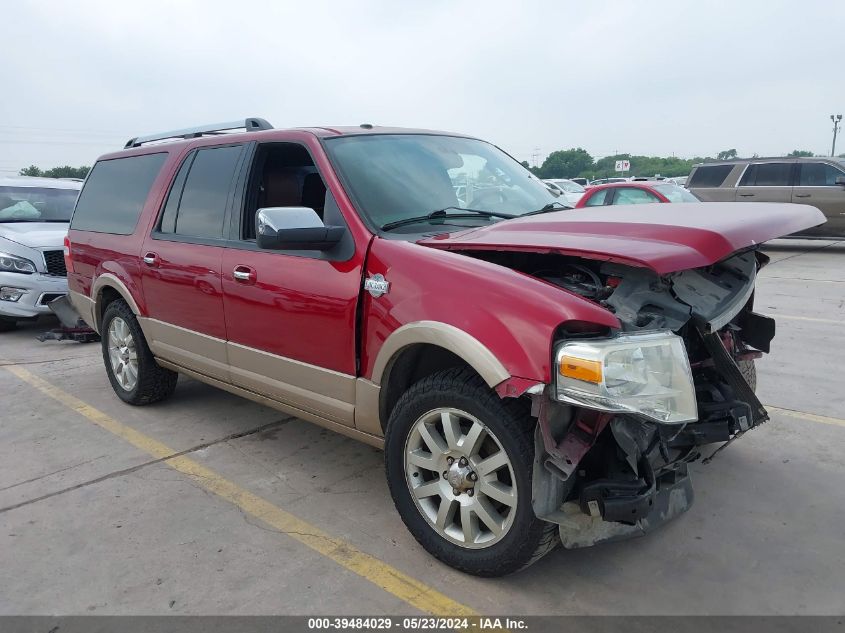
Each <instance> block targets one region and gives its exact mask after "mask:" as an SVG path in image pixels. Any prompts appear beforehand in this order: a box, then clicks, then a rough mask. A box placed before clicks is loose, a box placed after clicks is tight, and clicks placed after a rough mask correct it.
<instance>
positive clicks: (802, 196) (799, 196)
mask: <svg viewBox="0 0 845 633" xmlns="http://www.w3.org/2000/svg"><path fill="white" fill-rule="evenodd" d="M795 197H796V198H809V197H810V194H809V193H796V194H795Z"/></svg>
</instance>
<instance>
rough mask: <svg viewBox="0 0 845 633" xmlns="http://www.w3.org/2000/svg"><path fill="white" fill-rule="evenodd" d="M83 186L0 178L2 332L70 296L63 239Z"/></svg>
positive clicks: (46, 179)
mask: <svg viewBox="0 0 845 633" xmlns="http://www.w3.org/2000/svg"><path fill="white" fill-rule="evenodd" d="M81 188H82V183H81V182H79V181H75V180H61V179H57V178H33V177H28V176H20V177H14V178H0V332H2V331H5V330H11V329H12V328H14V327H15V324H16V323H17V322H18V321H24V320H30V319H33V318H36V317H38V316H39V315H41V314H47V313H49V312H50V308H49V307H48V305H47V304H48V303H49V302H50V301H52V300H53V299H57V298H58V297H61V296H63V295H65V294H67V271H66V269H65V261H64V238H65V235H67V229H68V222H69V221H70V216H71V214H72V212H73V206H74V204H75V203H76V198H77V196H78V195H79V190H80V189H81Z"/></svg>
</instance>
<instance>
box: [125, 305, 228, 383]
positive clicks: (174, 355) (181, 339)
mask: <svg viewBox="0 0 845 633" xmlns="http://www.w3.org/2000/svg"><path fill="white" fill-rule="evenodd" d="M138 323H139V324H140V325H141V330H142V331H143V332H144V338H146V339H147V345H149V346H150V351H151V352H152V353H153V355H154V356H155V357H156V358H159V359H163V360H168V361H170V362H172V363H176V364H177V365H182V366H183V367H187V368H188V369H193V370H194V371H197V372H200V373H202V374H205V375H207V376H210V377H212V378H215V379H217V380H224V381H228V380H229V379H230V376H229V361H228V358H227V357H226V341H223V340H221V339H218V338H214V337H213V336H208V335H206V334H200V333H199V332H194V331H192V330H188V329H186V328H183V327H179V326H178V325H172V324H170V323H165V322H164V321H159V320H157V319H150V318H147V317H138Z"/></svg>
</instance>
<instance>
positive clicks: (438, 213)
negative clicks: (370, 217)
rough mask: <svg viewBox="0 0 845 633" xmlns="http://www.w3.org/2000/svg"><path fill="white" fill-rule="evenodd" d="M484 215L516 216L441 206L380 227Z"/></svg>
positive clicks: (496, 216) (388, 229)
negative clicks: (452, 210) (452, 211)
mask: <svg viewBox="0 0 845 633" xmlns="http://www.w3.org/2000/svg"><path fill="white" fill-rule="evenodd" d="M450 209H454V210H455V211H460V213H446V211H449V210H450ZM478 216H481V217H484V218H507V219H512V218H515V217H517V216H515V215H512V214H510V213H499V212H498V211H484V210H483V209H464V208H463V207H443V208H442V209H435V210H434V211H432V212H431V213H426V214H425V215H419V216H414V217H412V218H403V219H401V220H395V221H393V222H388V223H387V224H384V225H382V226H381V227H380V228H381V230H382V231H390V230H391V229H395V228H398V227H400V226H405V225H407V224H417V223H418V222H426V221H427V220H439V219H444V218H445V219H452V218H455V219H462V218H475V217H478Z"/></svg>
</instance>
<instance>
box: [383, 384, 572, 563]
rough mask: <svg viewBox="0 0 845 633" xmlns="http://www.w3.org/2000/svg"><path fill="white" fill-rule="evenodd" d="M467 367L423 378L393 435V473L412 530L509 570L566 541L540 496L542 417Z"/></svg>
mask: <svg viewBox="0 0 845 633" xmlns="http://www.w3.org/2000/svg"><path fill="white" fill-rule="evenodd" d="M522 404H523V403H521V402H505V401H503V400H501V399H500V398H499V397H498V396H497V395H496V394H495V393H494V392H492V391H491V390H490V389H489V388H488V387H487V385H486V384H485V383H484V382H483V381H482V380H481V378H480V377H479V376H478V375H476V374H475V373H473V372H471V371H469V370H466V369H450V370H446V371H443V372H440V373H437V374H434V375H433V376H430V377H428V378H425V379H423V380H421V381H420V382H418V383H417V384H415V385H414V386H413V387H411V389H410V390H409V391H408V392H407V393H406V394H405V395H404V396H402V398H401V399H400V400H399V402H398V403H397V404H396V407H395V408H394V410H393V414H392V415H391V418H390V423H389V425H388V428H387V433H386V437H385V440H386V441H385V462H386V469H387V480H388V484H389V486H390V492H391V494H392V496H393V501H394V503H395V504H396V508H397V510H398V511H399V514H400V516H401V517H402V520H403V521H404V522H405V525H406V526H407V527H408V530H409V531H410V532H411V534H412V535H413V536H414V538H416V539H417V541H418V542H419V543H420V544H421V545H422V546H423V547H424V548H425V549H426V550H428V552H429V553H431V554H432V555H433V556H435V557H437V558H438V559H440V560H442V561H443V562H445V563H446V564H448V565H451V566H452V567H455V568H457V569H460V570H462V571H465V572H468V573H471V574H476V575H480V576H501V575H504V574H508V573H511V572H514V571H517V570H519V569H522V568H523V567H527V566H528V565H530V564H531V563H533V562H534V561H535V560H538V559H539V558H540V557H542V556H543V555H544V554H546V553H547V552H549V551H551V550H552V549H554V547H555V545H557V543H558V539H557V528H556V526H554V525H552V524H549V523H546V522H544V521H541V520H539V519H538V518H537V517H536V516H535V515H534V510H533V508H532V505H531V492H532V489H531V477H532V469H533V462H534V435H533V429H534V424H533V420H532V419H531V418H530V416H529V415H528V411H527V408H525V407H523V406H522Z"/></svg>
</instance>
